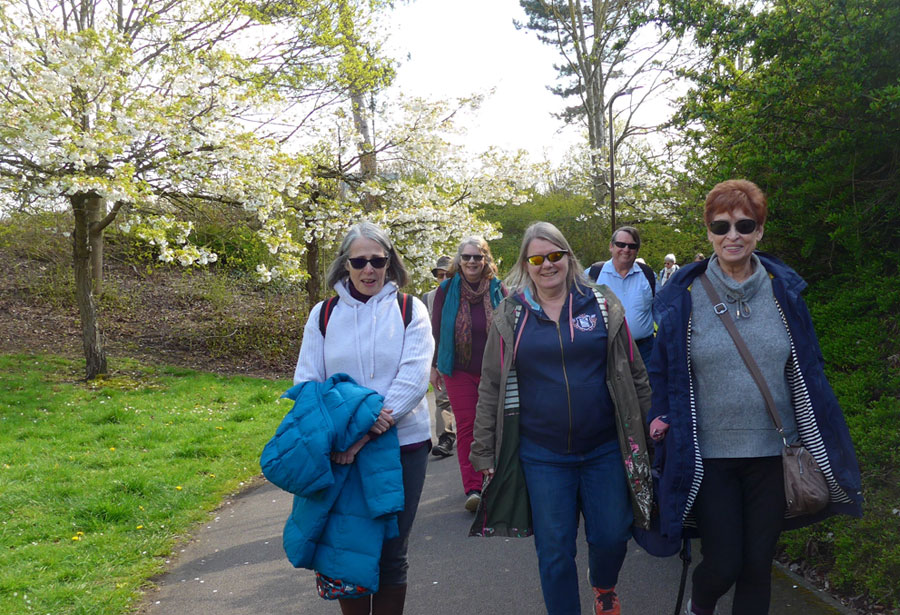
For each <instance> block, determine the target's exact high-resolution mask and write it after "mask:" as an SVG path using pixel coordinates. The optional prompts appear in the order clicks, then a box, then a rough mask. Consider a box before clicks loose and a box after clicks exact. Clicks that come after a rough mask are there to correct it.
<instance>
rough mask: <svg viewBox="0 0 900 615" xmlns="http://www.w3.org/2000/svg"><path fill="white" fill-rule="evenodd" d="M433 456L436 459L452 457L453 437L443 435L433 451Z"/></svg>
mask: <svg viewBox="0 0 900 615" xmlns="http://www.w3.org/2000/svg"><path fill="white" fill-rule="evenodd" d="M431 454H432V455H434V456H435V457H449V456H450V455H452V454H453V436H451V435H450V434H447V433H442V434H441V437H439V438H438V443H437V444H436V445H435V447H434V448H433V449H431Z"/></svg>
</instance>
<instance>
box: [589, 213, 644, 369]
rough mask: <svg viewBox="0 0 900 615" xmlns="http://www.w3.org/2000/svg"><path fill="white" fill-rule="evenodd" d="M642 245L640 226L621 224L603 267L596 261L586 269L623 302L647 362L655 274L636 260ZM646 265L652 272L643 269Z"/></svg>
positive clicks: (634, 337)
mask: <svg viewBox="0 0 900 615" xmlns="http://www.w3.org/2000/svg"><path fill="white" fill-rule="evenodd" d="M640 249H641V236H640V233H638V230H637V229H636V228H634V227H633V226H621V227H619V228H618V229H616V232H615V233H613V235H612V241H610V242H609V254H610V256H611V258H610V259H609V260H608V261H606V262H605V263H603V266H602V267H599V263H595V264H594V266H592V267H589V268H588V269H586V270H585V273H586V274H587V275H588V277H589V278H590V279H591V281H594V282H596V283H597V284H606V285H607V286H609V288H610V289H611V290H612V291H613V293H614V294H615V295H616V297H618V298H619V300H620V301H621V302H622V305H623V306H624V307H625V318H626V320H627V321H628V327H629V329H630V330H631V336H632V338H633V339H634V341H635V344H636V345H637V347H638V351H639V352H640V353H641V358H642V359H643V360H644V364H645V365H646V364H649V363H650V353H651V352H652V351H653V310H652V306H653V295H654V294H655V292H656V288H655V286H656V283H655V282H656V276H655V275H654V273H653V270H652V269H650V267H649V266H648V265H642V264H641V263H636V262H635V259H636V258H637V255H638V251H639V250H640ZM644 267H646V268H647V271H649V273H648V272H647V271H644ZM598 269H599V272H598V271H597V270H598Z"/></svg>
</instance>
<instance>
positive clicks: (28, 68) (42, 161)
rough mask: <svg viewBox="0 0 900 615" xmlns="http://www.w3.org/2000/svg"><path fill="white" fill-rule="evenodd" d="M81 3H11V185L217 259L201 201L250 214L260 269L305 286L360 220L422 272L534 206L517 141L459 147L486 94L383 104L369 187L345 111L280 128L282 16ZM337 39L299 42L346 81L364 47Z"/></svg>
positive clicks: (199, 4) (2, 185) (2, 135)
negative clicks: (493, 216)
mask: <svg viewBox="0 0 900 615" xmlns="http://www.w3.org/2000/svg"><path fill="white" fill-rule="evenodd" d="M300 3H301V4H306V0H303V1H302V2H300ZM310 4H315V2H312V1H311V2H310ZM84 6H90V7H93V13H92V14H91V19H90V20H87V21H85V22H83V23H82V22H76V21H74V18H73V16H72V14H70V13H69V12H67V11H70V9H71V5H70V4H65V5H62V4H53V2H52V1H51V2H50V3H26V2H24V0H0V80H2V86H3V87H2V89H0V190H2V191H3V192H5V193H6V194H10V195H23V199H24V198H26V196H25V195H27V199H28V200H31V201H33V200H34V199H38V200H43V202H45V203H46V204H47V206H51V207H56V206H57V205H58V203H59V201H60V199H68V198H71V197H74V196H78V195H81V196H84V195H96V196H99V197H102V198H103V199H106V200H107V202H108V204H109V205H115V209H113V210H112V211H113V212H118V215H119V228H120V229H121V230H123V231H125V232H132V233H134V234H135V235H136V236H137V237H140V238H142V239H144V240H146V241H147V242H149V243H150V244H151V245H153V246H154V247H155V248H156V249H157V250H158V253H159V259H160V260H162V261H164V262H169V263H177V264H180V265H183V266H190V265H204V264H208V263H212V262H215V261H216V260H217V258H218V256H217V255H216V254H215V253H214V252H212V251H210V250H208V249H206V248H204V247H203V246H198V245H195V244H194V243H193V242H192V240H191V235H192V230H193V226H192V224H191V222H190V221H189V220H190V217H189V215H190V212H191V210H192V208H193V206H194V205H195V204H196V203H198V202H206V203H216V204H219V205H220V206H221V207H229V208H235V209H237V210H242V211H244V212H245V213H246V214H247V215H248V216H249V217H252V218H253V220H254V223H253V226H254V227H255V228H257V229H258V235H259V238H260V240H261V241H262V242H263V244H264V245H265V246H266V247H267V249H268V252H269V255H270V257H271V261H270V262H269V263H267V264H261V265H260V266H259V267H258V269H257V274H258V277H259V279H260V280H262V281H271V280H275V279H280V280H285V281H288V282H302V281H303V280H305V279H306V278H307V277H308V273H307V272H306V270H305V267H306V264H305V253H306V249H307V244H309V243H311V242H313V241H315V242H318V243H319V245H320V246H321V247H323V248H325V249H326V250H327V249H328V248H330V247H332V246H333V245H334V244H335V243H336V242H337V241H339V240H340V239H341V237H342V236H343V235H344V234H345V233H346V231H347V229H348V228H349V227H350V226H351V225H352V224H354V223H356V222H358V221H360V220H363V219H369V220H372V221H373V222H376V223H378V224H381V225H383V226H384V227H385V228H386V229H388V230H389V232H390V233H391V236H392V237H393V239H394V241H395V242H396V244H397V246H398V249H399V250H400V252H401V253H402V254H403V255H404V257H405V259H406V260H407V261H408V263H407V264H408V268H409V269H410V271H411V272H412V274H413V276H414V279H419V280H423V279H425V278H426V277H427V276H428V273H427V272H428V271H429V270H430V269H431V266H432V264H433V262H434V260H435V259H436V258H437V256H438V255H440V254H445V253H449V252H451V251H452V250H453V249H454V248H455V246H456V243H457V242H458V241H459V240H460V239H462V238H463V237H465V236H467V235H472V234H478V235H484V236H485V237H487V238H489V239H490V238H493V237H497V236H499V231H498V229H495V228H494V227H493V226H492V225H490V224H489V223H487V222H485V221H484V220H482V219H481V218H480V217H479V216H478V213H477V211H478V209H479V208H480V207H482V206H484V205H487V204H507V205H515V204H518V203H521V202H522V201H523V200H524V199H525V198H526V197H527V193H528V191H529V190H530V189H532V187H533V186H534V185H535V183H536V182H537V181H539V176H540V173H541V171H540V170H539V169H536V168H535V167H533V166H532V165H530V164H528V163H527V162H526V160H525V157H524V155H523V154H521V153H520V154H508V153H504V152H500V151H490V152H487V153H485V154H482V155H479V156H473V155H471V154H470V153H468V152H466V151H465V149H464V148H462V147H460V146H458V145H454V144H452V143H451V140H450V138H449V137H450V136H451V135H454V134H457V133H458V132H459V129H458V127H457V125H456V124H455V122H454V119H455V118H456V117H457V114H458V113H462V112H465V109H466V108H473V107H475V106H477V105H478V104H479V102H480V101H479V100H477V99H471V100H463V101H455V102H438V103H434V102H426V101H424V100H420V99H409V100H406V101H405V102H403V103H402V104H397V105H393V106H389V107H385V108H383V109H381V110H380V111H379V120H378V122H379V124H378V125H379V131H378V135H377V140H376V142H375V143H374V149H375V151H376V155H377V160H378V173H377V175H376V176H375V177H372V178H368V179H367V180H366V181H362V179H361V177H360V166H359V146H360V143H361V142H362V139H361V136H360V135H358V134H357V133H356V131H355V129H354V125H353V121H352V114H351V113H350V112H349V111H348V109H347V108H346V106H345V107H341V108H339V109H338V112H333V113H329V114H325V113H319V114H318V115H317V116H316V117H315V119H316V121H315V124H316V125H315V127H314V131H313V130H312V129H311V130H309V131H307V132H308V133H309V132H314V133H315V134H316V135H317V137H318V138H317V139H316V140H315V141H314V142H310V141H304V142H302V143H299V142H297V141H292V140H290V139H285V138H284V135H285V133H290V132H291V128H290V126H285V127H284V128H283V130H282V131H281V132H279V131H278V130H277V129H276V128H274V126H277V125H279V124H278V122H279V121H280V120H282V119H283V118H285V117H288V116H289V115H290V113H289V112H288V110H289V109H291V103H290V101H288V100H286V99H285V96H286V95H285V94H284V89H283V88H276V87H270V86H267V85H266V80H265V79H264V78H263V77H264V75H266V74H267V73H266V71H267V70H268V69H269V68H271V66H272V65H273V63H274V62H276V61H277V59H278V58H279V57H281V55H280V54H281V52H282V50H283V49H285V47H284V45H286V44H287V43H288V42H289V39H290V31H289V30H287V29H285V28H283V27H282V24H280V23H279V22H278V21H277V20H271V21H266V20H261V21H260V22H258V23H255V24H254V25H255V29H253V28H248V29H243V28H244V26H243V25H242V24H247V23H251V22H252V21H253V20H252V18H251V17H249V16H246V15H234V14H233V12H234V5H233V4H232V3H230V2H220V1H219V0H194V1H192V2H187V1H186V0H143V1H139V2H137V1H132V2H128V1H126V2H125V3H124V5H123V6H124V11H125V12H124V15H125V16H129V15H131V16H136V17H134V19H136V20H141V19H143V20H144V21H143V22H142V23H141V24H140V27H136V25H135V23H129V27H124V28H123V27H122V25H121V24H120V23H119V20H118V19H117V16H116V14H115V13H114V11H115V10H116V7H115V3H109V4H106V3H100V2H97V3H90V2H89V3H87V4H86V5H84ZM163 9H164V10H163ZM299 12H300V11H298V13H299ZM310 14H315V13H314V12H313V13H310ZM128 19H129V20H130V19H132V17H128ZM306 25H307V26H308V27H311V28H312V29H313V30H316V28H317V27H318V26H316V24H314V23H310V24H306ZM335 27H337V26H335ZM326 38H327V37H326V36H325V35H324V34H322V35H321V38H320V39H319V42H320V43H321V46H320V47H318V48H317V47H316V46H315V44H312V45H311V46H309V47H308V48H307V49H305V50H303V52H302V53H299V52H298V57H302V59H303V61H304V62H308V68H306V69H305V71H306V72H304V71H303V70H300V71H298V72H297V73H296V74H297V75H300V76H302V75H307V74H308V75H309V78H310V79H318V80H320V81H321V82H323V83H337V84H341V83H346V82H347V80H348V76H347V74H348V73H347V71H349V70H350V68H348V67H351V66H352V65H353V62H354V60H353V58H352V55H351V54H348V55H347V57H345V58H343V59H341V58H338V57H337V56H336V55H335V53H333V50H334V49H335V48H337V46H335V44H334V43H333V41H331V42H329V41H326V40H325V39H326ZM311 40H312V41H313V43H316V38H315V37H312V39H311ZM328 45H332V47H331V48H328ZM329 49H331V51H329ZM332 70H334V71H338V73H339V75H338V76H336V77H334V78H329V77H328V71H332ZM340 71H343V72H340ZM298 78H299V77H298ZM294 111H295V110H294ZM322 169H326V170H329V169H330V170H333V171H334V172H333V173H331V174H330V175H329V174H327V173H322V172H321V170H322ZM373 203H374V205H373Z"/></svg>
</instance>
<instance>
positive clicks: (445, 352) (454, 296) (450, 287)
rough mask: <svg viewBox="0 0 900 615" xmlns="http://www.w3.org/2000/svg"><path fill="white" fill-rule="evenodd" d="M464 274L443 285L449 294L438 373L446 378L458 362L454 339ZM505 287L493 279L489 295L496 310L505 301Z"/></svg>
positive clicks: (439, 346) (445, 304) (445, 309)
mask: <svg viewBox="0 0 900 615" xmlns="http://www.w3.org/2000/svg"><path fill="white" fill-rule="evenodd" d="M461 281H462V274H460V273H457V274H456V275H455V276H453V277H452V278H450V279H449V280H447V281H445V282H444V283H443V284H441V287H442V288H443V289H444V291H445V292H446V293H447V294H446V295H445V296H444V307H443V309H442V310H441V337H440V340H438V362H437V368H438V371H439V372H441V373H442V374H444V375H446V376H452V375H453V365H454V362H455V361H456V348H455V346H456V345H455V344H454V337H455V336H456V314H457V312H459V299H460V290H459V285H460V283H461ZM502 288H503V285H502V284H500V280H498V279H497V278H492V279H491V288H490V290H488V294H489V295H490V297H491V305H492V306H493V307H494V308H496V307H497V306H498V305H500V302H501V301H503V290H502Z"/></svg>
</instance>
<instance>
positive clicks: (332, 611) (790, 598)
mask: <svg viewBox="0 0 900 615" xmlns="http://www.w3.org/2000/svg"><path fill="white" fill-rule="evenodd" d="M454 453H455V450H454ZM291 498H292V496H291V495H290V494H288V493H286V492H284V491H281V490H280V489H278V488H277V487H275V486H274V485H271V484H270V483H268V482H265V481H264V480H262V479H261V480H260V481H259V482H258V483H255V484H254V485H253V486H251V487H250V488H248V489H247V490H245V491H243V492H242V493H240V494H238V495H236V496H234V497H232V498H229V499H228V500H227V501H226V502H224V503H223V505H222V506H221V507H220V508H219V509H218V510H217V511H216V512H215V513H213V514H212V515H211V516H210V519H209V521H208V522H206V523H204V524H203V525H201V526H200V527H199V528H197V530H196V533H195V534H194V537H193V538H192V539H191V540H190V541H189V542H188V543H187V544H185V545H184V546H182V547H180V548H179V549H178V550H177V552H176V553H175V554H174V555H173V557H172V558H171V561H170V562H169V565H170V569H169V572H167V573H166V574H164V575H162V576H161V577H159V578H157V579H155V580H154V587H152V588H151V589H148V590H147V592H146V595H145V600H144V602H143V604H142V606H141V609H140V612H141V613H143V614H145V615H207V614H209V615H213V614H214V615H251V614H253V615H269V614H271V615H276V614H277V615H286V614H301V615H337V614H339V613H340V610H339V608H338V605H337V604H334V603H333V602H331V601H326V600H322V599H321V598H319V596H318V594H317V593H316V587H315V577H314V574H313V573H312V572H311V571H309V570H299V569H294V568H293V567H292V566H291V564H290V563H289V562H288V561H287V559H286V558H285V555H284V551H283V550H282V547H281V531H282V528H283V526H284V521H285V519H286V518H287V516H288V513H289V512H290V508H291ZM464 502H465V495H464V494H463V493H462V486H461V483H460V478H459V466H458V464H457V461H456V457H455V455H454V456H453V457H450V458H446V459H439V458H437V457H431V458H430V459H429V463H428V474H427V478H426V481H425V490H424V492H423V494H422V500H421V502H420V504H419V510H418V514H417V517H416V522H415V525H414V526H413V530H412V536H411V538H410V547H409V560H410V573H409V590H408V594H407V602H406V613H407V614H408V615H421V614H426V613H427V614H429V615H481V614H484V615H506V614H524V615H530V614H540V613H544V612H545V610H544V605H543V600H542V598H541V591H540V582H539V579H538V571H537V558H536V555H535V552H534V542H533V539H531V538H518V539H515V538H501V537H494V538H469V537H468V530H469V526H470V524H471V521H472V517H473V515H472V514H471V513H468V512H466V511H465V510H464V508H463V504H464ZM694 558H695V561H697V560H698V558H699V544H695V545H694ZM578 567H579V577H580V580H581V584H580V591H581V602H582V613H584V614H585V615H587V614H589V613H593V610H592V606H591V590H590V584H589V583H588V581H587V574H586V573H587V544H586V543H585V542H584V537H583V534H581V535H580V536H579V545H578ZM680 576H681V561H680V560H679V558H678V557H677V556H676V557H672V558H667V559H660V558H655V557H652V556H650V555H648V554H647V553H645V552H643V551H642V550H641V549H640V548H639V547H637V546H636V545H635V544H634V543H633V542H632V543H631V545H630V549H629V553H628V557H627V558H626V560H625V564H624V566H623V569H622V572H621V575H620V578H619V584H618V586H617V591H618V593H619V596H620V600H621V602H622V612H623V613H625V614H638V613H640V614H651V615H657V614H658V615H667V614H671V613H673V612H674V608H675V601H676V596H677V591H678V582H679V580H680ZM686 595H687V596H689V595H690V576H689V577H688V589H687V594H686ZM719 612H720V613H723V614H725V613H730V612H731V598H730V596H726V597H725V598H723V599H722V601H721V602H720V605H719ZM770 613H771V615H783V614H787V613H793V614H799V613H802V614H804V615H834V614H846V613H848V611H846V610H844V609H843V608H842V607H840V605H838V604H837V603H836V602H834V601H833V600H831V599H830V598H829V597H828V596H827V595H825V594H823V593H822V592H820V591H817V590H814V589H811V588H808V587H806V586H805V585H804V584H803V582H802V581H801V580H799V579H798V578H795V577H793V576H791V575H788V574H786V573H784V572H782V571H781V570H779V569H776V571H775V581H774V588H773V598H772V608H771V610H770Z"/></svg>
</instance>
